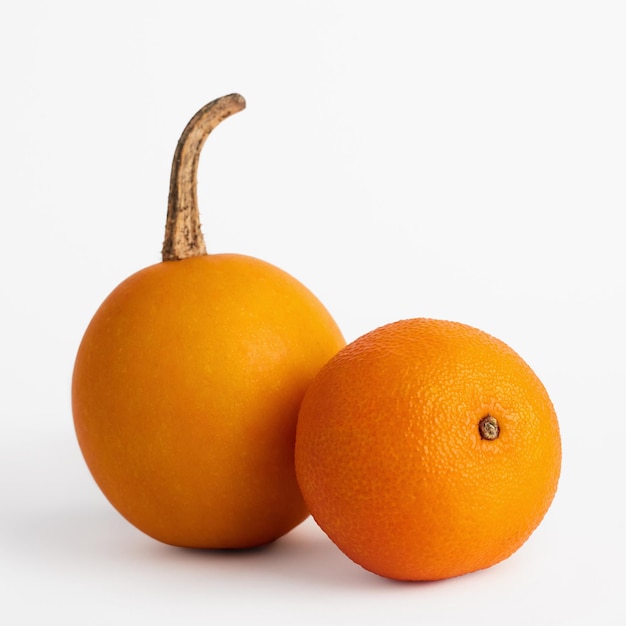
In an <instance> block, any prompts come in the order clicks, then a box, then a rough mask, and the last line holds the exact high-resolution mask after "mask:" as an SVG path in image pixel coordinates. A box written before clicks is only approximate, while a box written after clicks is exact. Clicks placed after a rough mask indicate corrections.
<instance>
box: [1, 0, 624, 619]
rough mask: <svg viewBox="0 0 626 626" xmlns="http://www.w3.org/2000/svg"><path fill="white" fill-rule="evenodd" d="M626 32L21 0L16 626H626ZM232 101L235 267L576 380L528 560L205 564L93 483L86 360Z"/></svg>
mask: <svg viewBox="0 0 626 626" xmlns="http://www.w3.org/2000/svg"><path fill="white" fill-rule="evenodd" d="M624 32H626V7H625V6H624V4H623V3H620V2H617V1H616V2H591V1H590V2H551V1H549V0H548V1H542V2H534V1H526V2H523V3H522V2H516V3H505V2H495V1H494V2H484V1H477V2H417V3H409V2H393V1H391V2H385V3H382V2H367V1H361V2H356V1H355V2H336V1H333V2H301V1H300V2H298V1H291V2H287V1H283V2H277V1H271V0H266V1H265V2H256V1H253V0H250V1H247V2H236V1H235V2H206V1H203V2H189V1H178V2H160V1H154V0H153V1H151V2H147V1H143V2H140V1H135V2H133V1H129V0H125V1H124V2H119V1H115V0H113V1H110V2H107V3H104V4H102V5H99V6H96V5H94V4H93V3H84V2H82V3H81V2H77V1H74V2H72V1H68V0H59V1H57V2H54V3H45V2H36V1H32V0H31V1H28V0H27V1H25V2H21V3H4V4H3V5H2V8H0V58H2V87H1V89H2V97H1V98H0V137H1V142H0V172H1V173H2V174H1V176H2V178H1V180H2V199H1V203H2V205H1V206H2V208H1V210H2V221H1V228H2V230H1V234H2V242H1V245H0V255H1V258H0V261H1V266H2V273H1V276H2V289H1V292H0V294H1V295H0V298H1V308H0V311H1V312H0V315H1V316H2V317H1V320H2V324H1V325H0V388H1V389H0V420H1V426H2V430H1V432H2V437H0V490H1V491H0V621H1V622H2V623H7V624H9V623H10V624H40V623H44V622H46V623H47V622H49V621H51V620H52V619H57V618H58V619H62V620H63V622H64V623H65V624H86V623H88V624H107V625H108V624H112V623H120V624H130V623H152V624H171V623H195V622H196V621H197V622H199V621H200V620H203V621H205V622H209V621H211V620H212V623H255V624H265V623H268V624H270V623H271V624H320V623H324V624H346V623H354V624H381V623H388V624H405V623H406V624H409V623H410V624H458V623H464V624H470V623H480V624H500V623H508V624H525V625H526V624H529V623H534V624H548V623H562V624H591V623H593V624H603V625H606V624H623V623H624V622H625V621H626V611H625V610H624V603H623V601H622V600H621V599H620V597H621V592H622V586H623V582H624V575H623V572H624V565H623V564H624V561H625V558H626V550H625V540H624V532H623V528H624V522H625V520H624V513H623V507H622V505H621V500H622V499H623V478H624V470H625V467H624V465H625V462H624V456H625V455H624V452H623V441H624V436H625V435H626V420H624V399H623V396H624V392H623V390H624V380H626V371H625V365H624V363H625V360H624V357H623V352H624V349H625V347H626V346H625V333H624V319H625V313H626V306H625V301H624V290H625V285H624V257H625V256H626V254H625V252H624V234H623V233H624V229H623V225H622V222H621V221H618V220H619V218H620V214H623V212H624V207H625V204H626V185H625V184H624V180H625V178H624V176H625V174H624V172H625V171H626V152H625V148H624V146H626V116H625V115H624V111H626V83H625V81H624V75H625V70H626V38H625V37H624ZM233 91H238V92H239V93H241V94H243V95H244V96H245V97H246V99H247V101H248V109H247V110H246V111H244V112H242V113H239V114H238V115H237V116H235V117H233V118H231V119H229V120H227V121H226V122H225V123H224V124H223V125H222V126H221V127H220V128H219V129H218V131H216V132H215V134H214V135H213V136H212V137H210V138H209V141H208V142H207V144H206V146H205V150H204V153H203V158H202V162H201V166H200V188H199V195H200V202H201V212H202V215H203V224H204V230H205V236H206V239H207V244H208V246H209V248H210V249H211V250H212V251H216V252H217V251H237V252H242V253H247V254H251V255H255V256H259V257H261V258H264V259H266V260H268V261H271V262H274V263H276V264H277V265H279V266H281V267H283V268H284V269H286V270H287V271H289V272H291V273H292V274H294V275H295V276H297V277H298V278H300V279H301V280H302V281H303V282H304V283H306V284H307V285H308V286H309V287H311V288H312V289H313V290H314V291H315V292H316V293H317V294H318V295H319V296H320V298H321V299H322V300H323V301H324V302H325V303H326V305H327V306H328V308H329V309H330V310H331V311H332V312H333V314H334V315H335V317H336V319H337V321H338V322H339V323H340V325H341V326H342V328H343V329H344V332H345V334H346V336H347V338H348V339H354V338H356V337H357V336H358V335H360V334H362V333H363V332H366V331H367V330H370V329H372V328H374V327H375V326H378V325H380V324H382V323H386V322H391V321H394V320H396V319H400V318H403V317H413V316H432V317H445V318H450V319H455V320H458V321H463V322H467V323H470V324H473V325H475V326H478V327H479V328H482V329H483V330H486V331H488V332H490V333H492V334H494V335H496V336H498V337H500V338H501V339H503V340H504V341H506V342H507V343H509V344H510V345H511V346H512V347H514V348H515V349H516V350H517V351H518V352H520V353H521V354H522V356H523V357H524V358H525V359H526V360H527V361H528V362H529V363H530V364H531V366H532V367H533V368H534V369H535V371H536V372H537V374H538V375H539V376H540V378H541V379H542V380H543V382H544V384H545V385H546V387H547V388H548V390H549V392H550V394H551V396H552V399H553V401H554V403H555V405H556V408H557V411H558V414H559V417H560V423H561V428H562V436H563V449H564V459H563V473H562V480H561V484H560V488H559V492H558V494H557V497H556V500H555V501H554V504H553V506H552V509H551V510H550V512H549V513H548V516H547V517H546V519H545V521H544V523H543V524H542V525H541V527H540V528H539V530H538V531H537V532H536V533H535V534H534V535H533V537H532V538H531V539H530V541H529V542H528V543H527V544H526V545H525V546H524V547H523V548H522V549H521V550H520V551H519V552H518V553H517V554H516V555H514V556H513V557H512V558H511V559H509V560H508V561H506V562H505V563H503V564H501V565H499V566H496V567H494V568H492V569H491V570H488V571H485V572H481V573H478V574H475V575H469V576H465V577H461V578H459V579H455V580H450V581H446V582H443V583H437V584H397V583H391V582H389V581H385V580H383V579H379V578H377V577H375V576H373V575H370V574H368V573H367V572H365V571H364V570H362V569H361V568H359V567H358V566H356V565H353V564H352V563H351V562H350V561H348V560H347V559H346V558H345V557H343V555H342V554H341V553H339V552H338V551H337V550H336V549H335V548H334V546H333V545H332V544H331V543H330V542H329V541H328V540H327V539H326V538H325V536H324V535H323V534H322V533H321V531H320V530H319V529H317V527H316V526H315V525H314V524H313V523H312V522H310V521H309V522H307V523H305V524H304V525H303V526H301V527H300V528H298V529H296V530H295V531H293V532H292V533H291V534H290V535H288V536H287V537H285V538H283V539H282V540H280V541H279V542H277V543H276V544H275V545H273V546H272V547H269V548H267V549H264V550H259V551H253V552H247V553H243V554H223V553H217V554H214V553H207V554H203V553H198V552H188V551H179V550H175V549H172V548H168V547H165V546H161V545H159V544H157V543H156V542H153V541H152V540H150V539H148V538H146V537H144V536H143V535H142V534H141V533H139V532H138V531H136V530H135V529H133V528H132V527H130V526H128V525H127V524H126V523H125V522H124V521H123V520H122V519H121V518H120V517H119V516H118V515H117V513H116V512H115V511H113V510H112V509H111V508H110V507H109V505H108V504H107V503H106V502H105V501H104V498H103V497H102V496H101V495H100V493H99V491H98V490H97V488H96V487H95V485H94V484H93V482H92V481H91V478H90V477H89V475H88V473H87V470H86V467H85V465H84V463H83V462H82V458H81V457H80V453H79V451H78V449H77V445H76V443H75V440H74V434H73V429H72V423H71V413H70V406H69V381H70V376H71V368H72V364H73V359H74V355H75V351H76V348H77V346H78V342H79V340H80V337H81V336H82V333H83V331H84V328H85V326H86V324H87V322H88V321H89V319H90V317H91V315H92V314H93V313H94V312H95V310H96V308H97V307H98V305H99V304H100V302H101V301H102V299H103V298H104V297H105V296H106V295H107V293H108V292H109V291H110V290H111V289H112V288H113V287H114V286H115V285H116V284H117V283H118V282H119V281H121V280H122V279H123V278H125V277H126V276H127V275H129V274H130V273H132V272H134V271H135V270H138V269H140V268H141V267H144V266H146V265H148V264H151V263H154V262H158V260H159V252H160V246H161V240H162V234H163V225H164V220H165V209H166V202H167V191H168V184H169V168H170V163H171V158H172V155H173V151H174V147H175V143H176V140H177V139H178V136H179V134H180V132H181V131H182V128H183V126H184V125H185V124H186V122H187V120H188V119H189V118H190V117H191V115H192V114H193V113H195V111H196V110H197V109H198V108H199V107H200V106H202V105H203V104H205V103H206V102H208V101H209V100H212V99H213V98H216V97H218V96H221V95H224V94H226V93H230V92H233ZM5 618H6V619H5Z"/></svg>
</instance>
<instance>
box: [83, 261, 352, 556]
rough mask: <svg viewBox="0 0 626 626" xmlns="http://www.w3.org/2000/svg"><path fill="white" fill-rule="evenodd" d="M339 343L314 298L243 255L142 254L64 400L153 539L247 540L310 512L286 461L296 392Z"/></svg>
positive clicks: (116, 502) (105, 474)
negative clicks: (145, 259) (149, 257)
mask: <svg viewBox="0 0 626 626" xmlns="http://www.w3.org/2000/svg"><path fill="white" fill-rule="evenodd" d="M344 344H345V342H344V340H343V337H342V335H341V332H340V331H339V329H338V328H337V326H336V324H335V322H334V321H333V320H332V318H331V316H330V315H329V314H328V312H327V311H326V309H325V308H324V307H323V306H322V304H321V303H320V302H319V301H318V300H317V299H316V298H315V297H314V296H313V295H312V294H311V292H310V291H308V290H307V289H306V288H305V287H303V286H302V285H301V284H300V283H299V282H298V281H296V280H295V279H294V278H292V277H291V276H289V275H288V274H286V273H285V272H283V271H281V270H279V269H277V268H276V267H274V266H272V265H270V264H268V263H265V262H262V261H259V260H257V259H253V258H250V257H246V256H241V255H218V254H216V255H203V256H199V257H194V258H190V259H185V260H182V261H168V262H163V263H158V264H156V265H153V266H150V267H148V268H146V269H144V270H142V271H140V272H138V273H136V274H134V275H133V276H131V277H130V278H128V279H127V280H126V281H124V282H123V283H122V284H120V285H119V286H118V287H117V288H116V289H115V290H114V291H113V292H112V293H111V294H110V295H109V297H108V298H107V299H106V300H105V302H104V303H103V304H102V306H101V307H100V309H99V310H98V311H97V313H96V315H95V316H94V318H93V319H92V321H91V323H90V324H89V326H88V328H87V330H86V332H85V335H84V338H83V340H82V343H81V345H80V348H79V350H78V354H77V358H76V363H75V368H74V375H73V382H72V405H73V414H74V423H75V428H76V434H77V437H78V441H79V444H80V447H81V450H82V453H83V455H84V457H85V460H86V462H87V465H88V467H89V469H90V471H91V473H92V474H93V477H94V478H95V480H96V482H97V484H98V485H99V486H100V488H101V489H102V491H103V492H104V494H105V495H106V497H107V498H108V499H109V500H110V502H111V503H112V504H113V506H114V507H115V508H116V509H117V510H118V511H119V512H120V513H121V514H122V515H123V516H124V517H126V518H127V519H128V520H129V521H130V522H131V523H132V524H134V525H135V526H136V527H138V528H139V529H141V530H142V531H144V532H145V533H147V534H148V535H150V536H152V537H154V538H155V539H158V540H160V541H162V542H165V543H168V544H173V545H178V546H188V547H200V548H244V547H250V546H255V545H260V544H263V543H267V542H270V541H272V540H274V539H276V538H278V537H280V536H281V535H283V534H284V533H286V532H288V531H289V530H290V529H292V528H293V527H294V526H296V525H297V524H299V523H300V522H302V521H303V520H304V519H305V518H306V517H307V515H308V511H307V508H306V506H305V504H304V502H303V500H302V496H301V494H300V491H299V489H298V485H297V482H296V477H295V469H294V458H293V457H294V439H295V428H296V418H297V413H298V408H299V405H300V401H301V399H302V396H303V394H304V392H305V390H306V388H307V386H308V384H309V383H310V381H311V380H312V378H313V377H314V375H315V374H316V373H317V371H318V370H319V369H320V367H321V366H322V365H323V364H324V363H325V362H326V361H327V360H328V359H329V358H330V357H331V356H333V355H334V354H335V353H336V352H337V351H338V350H339V349H340V348H341V347H342V346H343V345H344Z"/></svg>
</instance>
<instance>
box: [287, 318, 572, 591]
mask: <svg viewBox="0 0 626 626" xmlns="http://www.w3.org/2000/svg"><path fill="white" fill-rule="evenodd" d="M487 415H490V416H492V417H495V418H496V420H497V422H498V424H499V427H500V432H499V436H498V437H497V438H496V439H494V440H487V439H483V438H482V437H481V434H480V430H479V423H480V420H481V419H482V418H483V417H486V416H487ZM560 466H561V443H560V435H559V427H558V423H557V418H556V415H555V412H554V408H553V405H552V403H551V401H550V399H549V397H548V394H547V392H546V390H545V388H544V387H543V385H542V383H541V382H540V381H539V379H538V378H537V376H536V375H535V374H534V373H533V371H532V370H531V369H530V367H529V366H528V365H527V364H526V363H525V362H524V361H523V360H522V359H521V358H520V357H519V356H518V355H517V354H516V353H515V352H514V351H513V350H512V349H511V348H509V347H508V346H506V345H505V344H504V343H502V342H501V341H499V340H497V339H495V338H493V337H491V336H489V335H487V334H486V333H484V332H482V331H480V330H477V329H474V328H471V327H469V326H466V325H463V324H458V323H454V322H445V321H439V320H428V319H413V320H404V321H401V322H396V323H394V324H389V325H387V326H383V327H382V328H379V329H377V330H374V331H372V332H371V333H368V334H367V335H364V336H363V337H361V338H360V339H357V340H356V341H355V342H353V343H351V344H349V345H348V346H346V347H345V348H344V349H343V350H341V351H340V352H339V353H338V354H337V355H336V356H335V357H334V358H333V359H331V360H330V362H329V363H328V364H327V365H326V366H325V367H324V368H322V370H321V371H320V373H319V374H318V376H317V377H316V378H315V380H314V382H313V383H312V385H311V387H310V388H309V389H308V391H307V393H306V394H305V398H304V400H303V403H302V406H301V409H300V415H299V421H298V428H297V435H296V472H297V477H298V480H299V483H300V487H301V489H302V492H303V494H304V498H305V501H306V502H307V504H308V506H309V508H310V510H311V513H312V515H313V517H314V518H315V520H316V521H317V523H318V524H319V525H320V526H321V528H322V529H323V530H324V531H325V532H326V533H327V534H328V536H329V537H330V538H331V539H332V540H333V541H334V542H335V543H336V544H337V546H338V547H339V548H340V549H341V550H342V551H343V552H344V553H345V554H346V555H347V556H348V557H350V558H351V559H352V560H353V561H355V562H356V563H358V564H360V565H361V566H363V567H364V568H366V569H368V570H370V571H372V572H374V573H376V574H379V575H381V576H385V577H388V578H394V579H401V580H436V579H442V578H449V577H453V576H458V575H461V574H465V573H468V572H472V571H475V570H479V569H483V568H486V567H489V566H491V565H493V564H495V563H497V562H499V561H502V560H503V559H505V558H507V557H508V556H510V555H511V554H512V553H513V552H515V551H516V550H517V549H518V548H519V547H520V546H521V545H522V544H523V543H524V542H525V541H526V539H527V538H528V537H529V536H530V534H531V533H532V532H533V531H534V529H535V528H536V527H537V526H538V524H539V523H540V521H541V520H542V518H543V517H544V514H545V513H546V511H547V510H548V508H549V506H550V504H551V502H552V500H553V497H554V495H555V492H556V489H557V482H558V478H559V473H560Z"/></svg>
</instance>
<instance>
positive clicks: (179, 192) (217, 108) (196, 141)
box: [161, 93, 246, 261]
mask: <svg viewBox="0 0 626 626" xmlns="http://www.w3.org/2000/svg"><path fill="white" fill-rule="evenodd" d="M245 107H246V101H245V100H244V99H243V97H242V96H240V95H239V94H236V93H233V94H230V95H228V96H223V97H222V98H218V99H217V100H213V102H209V104H207V105H205V106H204V107H202V108H201V109H200V110H199V111H198V112H197V113H196V114H195V115H194V116H193V117H192V118H191V120H190V121H189V123H188V124H187V126H186V128H185V130H184V131H183V133H182V135H181V136H180V139H179V140H178V145H177V146H176V152H175V153H174V160H173V162H172V174H171V178H170V193H169V200H168V206H167V221H166V224H165V240H164V242H163V249H162V252H161V254H162V258H163V260H164V261H179V260H181V259H187V258H189V257H194V256H201V255H204V254H207V251H206V246H205V244H204V237H203V235H202V230H201V228H200V213H199V210H198V196H197V188H198V162H199V161H200V152H201V150H202V146H203V145H204V142H205V141H206V139H207V137H208V136H209V134H210V133H211V131H212V130H213V129H214V128H215V127H216V126H217V125H218V124H219V123H220V122H222V121H223V120H225V119H226V118H227V117H229V116H230V115H232V114H233V113H237V112H238V111H241V110H243V109H244V108H245Z"/></svg>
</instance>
